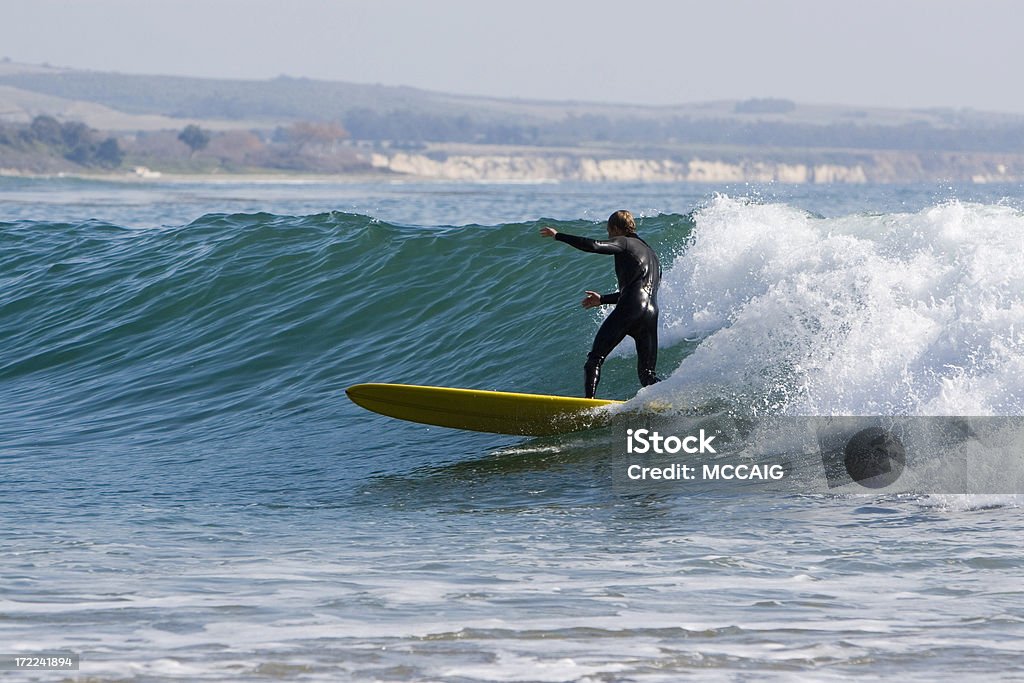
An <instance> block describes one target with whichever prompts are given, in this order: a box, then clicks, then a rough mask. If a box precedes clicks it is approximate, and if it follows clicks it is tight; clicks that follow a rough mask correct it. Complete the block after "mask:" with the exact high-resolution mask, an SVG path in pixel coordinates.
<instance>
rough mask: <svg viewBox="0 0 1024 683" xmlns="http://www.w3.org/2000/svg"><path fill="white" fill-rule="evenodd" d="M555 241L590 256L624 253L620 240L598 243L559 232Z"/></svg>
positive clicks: (622, 243) (624, 249) (624, 248)
mask: <svg viewBox="0 0 1024 683" xmlns="http://www.w3.org/2000/svg"><path fill="white" fill-rule="evenodd" d="M555 239H556V240H558V241H559V242H565V243H566V244H568V245H569V246H570V247H576V248H577V249H579V250H580V251H587V252H590V253H591V254H622V253H625V251H626V245H625V243H624V241H622V238H619V239H614V240H607V241H598V240H592V239H590V238H589V237H578V236H576V235H567V234H566V233H564V232H560V233H558V234H556V235H555Z"/></svg>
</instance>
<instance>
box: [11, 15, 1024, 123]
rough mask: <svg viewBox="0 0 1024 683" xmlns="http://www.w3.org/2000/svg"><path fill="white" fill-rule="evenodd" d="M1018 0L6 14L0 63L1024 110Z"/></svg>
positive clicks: (615, 96)
mask: <svg viewBox="0 0 1024 683" xmlns="http://www.w3.org/2000/svg"><path fill="white" fill-rule="evenodd" d="M1022 26H1024V2H1018V1H1017V0H957V1H953V0H706V1H700V2H696V1H688V0H662V1H660V2H655V1H648V0H628V1H623V0H618V1H615V2H609V1H606V0H589V1H568V0H564V1H563V0H541V1H538V0H508V1H501V0H420V1H413V0H333V1H327V0H280V1H274V0H0V57H8V58H10V59H12V60H15V61H22V62H34V63H43V62H48V63H50V64H53V65H56V66H69V67H77V68H87V69H98V70H113V71H121V72H127V73H159V74H182V75H191V76H211V77H225V78H271V77H274V76H278V75H281V74H287V75H290V76H306V77H311V78H323V79H333V80H343V81H353V82H359V83H383V84H386V85H411V86H416V87H420V88H426V89H431V90H439V91H446V92H454V93H466V94H476V95H497V96H502V97H521V98H538V99H555V100H592V101H605V102H626V101H634V102H637V103H644V104H675V103H684V102H697V101H703V100H714V99H737V98H748V97H785V98H790V99H794V100H797V101H800V102H806V103H830V104H853V105H858V104H859V105H880V106H895V107H928V106H951V107H971V108H974V109H980V110H995V111H1012V112H1024V88H1022V87H1021V86H1020V83H1021V77H1020V71H1021V68H1022V67H1024V47H1022V46H1024V40H1022V38H1021V35H1020V34H1021V27H1022Z"/></svg>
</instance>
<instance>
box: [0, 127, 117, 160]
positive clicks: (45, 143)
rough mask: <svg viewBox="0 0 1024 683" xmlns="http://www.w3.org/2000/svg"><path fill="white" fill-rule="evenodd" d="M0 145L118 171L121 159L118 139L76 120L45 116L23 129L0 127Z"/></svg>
mask: <svg viewBox="0 0 1024 683" xmlns="http://www.w3.org/2000/svg"><path fill="white" fill-rule="evenodd" d="M0 146H5V147H9V148H12V149H15V150H18V151H21V152H23V153H28V154H33V153H35V154H40V155H44V156H56V157H61V158H63V159H66V160H67V161H70V162H72V163H75V164H78V165H79V166H86V167H95V168H107V169H110V168H117V167H118V166H120V165H121V162H122V161H123V160H124V152H123V150H122V149H121V145H120V143H119V142H118V140H117V138H115V137H113V136H103V135H102V134H101V133H100V132H99V131H97V130H94V129H93V128H90V127H89V126H87V125H85V124H84V123H81V122H79V121H65V122H64V123H61V122H60V121H58V120H57V119H55V118H54V117H52V116H45V115H40V116H37V117H35V118H34V119H33V120H32V122H31V123H30V124H28V125H25V126H4V125H0Z"/></svg>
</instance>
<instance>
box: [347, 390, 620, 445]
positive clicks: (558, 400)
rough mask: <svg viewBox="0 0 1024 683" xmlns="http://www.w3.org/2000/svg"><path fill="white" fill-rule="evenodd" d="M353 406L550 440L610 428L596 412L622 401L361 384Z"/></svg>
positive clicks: (413, 419) (606, 418)
mask: <svg viewBox="0 0 1024 683" xmlns="http://www.w3.org/2000/svg"><path fill="white" fill-rule="evenodd" d="M345 393H346V394H348V397H349V398H350V399H351V400H352V402H353V403H356V404H357V405H360V406H362V407H363V408H366V409H367V410H372V411H373V412H375V413H380V414H381V415H388V416H390V417H397V418H398V419H400V420H409V421H410V422H422V423H423V424H429V425H437V426H439V427H451V428H452V429H467V430H470V431H474V432H490V433H492V434H519V435H524V436H547V435H549V434H564V433H566V432H574V431H578V430H581V429H591V428H594V427H600V426H603V425H605V424H608V422H609V420H610V415H609V414H608V413H607V412H605V411H599V410H595V409H596V408H600V407H601V406H607V405H612V404H615V403H622V401H607V400H603V399H595V398H572V397H569V396H545V395H543V394H517V393H512V392H507V391H483V390H478V389H452V388H448V387H423V386H416V385H412V384H356V385H355V386H351V387H349V388H348V389H346V390H345Z"/></svg>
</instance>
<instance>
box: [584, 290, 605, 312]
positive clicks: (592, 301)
mask: <svg viewBox="0 0 1024 683" xmlns="http://www.w3.org/2000/svg"><path fill="white" fill-rule="evenodd" d="M600 305H601V295H600V294H598V293H597V292H591V291H590V290H589V289H588V290H587V295H586V296H585V297H583V308H596V307H598V306H600Z"/></svg>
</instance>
